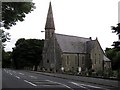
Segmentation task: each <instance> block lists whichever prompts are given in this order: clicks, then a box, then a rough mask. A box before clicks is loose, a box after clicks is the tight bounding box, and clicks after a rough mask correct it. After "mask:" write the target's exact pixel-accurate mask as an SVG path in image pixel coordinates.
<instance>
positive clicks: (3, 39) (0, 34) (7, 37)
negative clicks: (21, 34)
mask: <svg viewBox="0 0 120 90" xmlns="http://www.w3.org/2000/svg"><path fill="white" fill-rule="evenodd" d="M0 37H1V45H2V47H3V48H4V46H5V44H4V43H5V42H6V41H9V40H10V34H9V33H7V32H5V31H4V30H3V29H0Z"/></svg>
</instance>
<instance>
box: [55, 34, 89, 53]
mask: <svg viewBox="0 0 120 90" xmlns="http://www.w3.org/2000/svg"><path fill="white" fill-rule="evenodd" d="M55 36H56V39H57V42H58V44H59V46H60V48H61V50H62V52H66V53H86V47H87V46H86V42H87V41H90V40H91V39H90V38H83V37H77V36H70V35H63V34H55Z"/></svg>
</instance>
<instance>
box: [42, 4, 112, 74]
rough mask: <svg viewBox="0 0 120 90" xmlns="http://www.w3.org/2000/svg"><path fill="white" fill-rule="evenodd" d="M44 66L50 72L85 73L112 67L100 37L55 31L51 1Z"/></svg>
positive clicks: (46, 27)
mask: <svg viewBox="0 0 120 90" xmlns="http://www.w3.org/2000/svg"><path fill="white" fill-rule="evenodd" d="M43 67H44V70H45V71H48V72H71V73H84V72H88V71H92V72H98V71H103V70H105V69H110V68H111V61H110V60H109V59H108V58H107V57H106V56H105V53H104V51H103V50H102V48H101V46H100V43H99V41H98V39H97V38H96V39H95V40H92V38H91V37H90V38H84V37H78V36H70V35H64V34H57V33H55V25H54V18H53V12H52V6H51V2H50V4H49V10H48V14H47V19H46V25H45V42H44V49H43Z"/></svg>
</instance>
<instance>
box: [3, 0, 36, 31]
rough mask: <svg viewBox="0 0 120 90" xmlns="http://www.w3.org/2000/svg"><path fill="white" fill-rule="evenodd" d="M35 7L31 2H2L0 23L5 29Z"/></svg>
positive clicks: (22, 19) (20, 19)
mask: <svg viewBox="0 0 120 90" xmlns="http://www.w3.org/2000/svg"><path fill="white" fill-rule="evenodd" d="M34 9H35V6H34V3H32V2H3V3H2V23H3V25H4V28H5V29H10V27H11V26H12V25H16V22H18V21H24V18H25V17H26V14H28V13H30V12H31V11H33V10H34Z"/></svg>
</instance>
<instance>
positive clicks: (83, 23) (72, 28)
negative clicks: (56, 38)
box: [5, 0, 119, 51]
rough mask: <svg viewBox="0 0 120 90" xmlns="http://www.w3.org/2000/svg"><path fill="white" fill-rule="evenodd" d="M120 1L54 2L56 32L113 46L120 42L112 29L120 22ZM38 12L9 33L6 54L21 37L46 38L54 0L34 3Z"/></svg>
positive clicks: (64, 0) (60, 0)
mask: <svg viewBox="0 0 120 90" xmlns="http://www.w3.org/2000/svg"><path fill="white" fill-rule="evenodd" d="M118 1H119V0H51V3H52V9H53V16H54V22H55V28H56V30H55V32H56V33H60V34H67V35H74V36H80V37H86V38H89V37H92V39H95V38H96V37H97V38H98V40H99V42H100V44H101V46H102V48H103V49H104V50H105V48H106V47H111V45H112V43H113V41H116V40H118V37H117V35H116V34H115V33H112V30H111V26H115V25H116V24H117V23H118ZM33 2H34V3H35V6H36V9H35V10H34V11H33V12H31V13H30V14H28V15H26V18H25V21H23V22H18V23H17V25H16V26H13V27H12V28H11V29H10V30H9V31H8V30H7V32H9V33H10V35H11V40H10V42H8V43H7V46H6V48H5V50H6V51H11V50H12V48H13V47H15V46H14V44H15V42H16V41H17V40H18V39H19V38H26V39H30V38H31V39H33V38H34V39H44V33H41V31H43V30H44V27H45V23H46V17H47V12H48V7H49V2H50V0H33Z"/></svg>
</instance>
